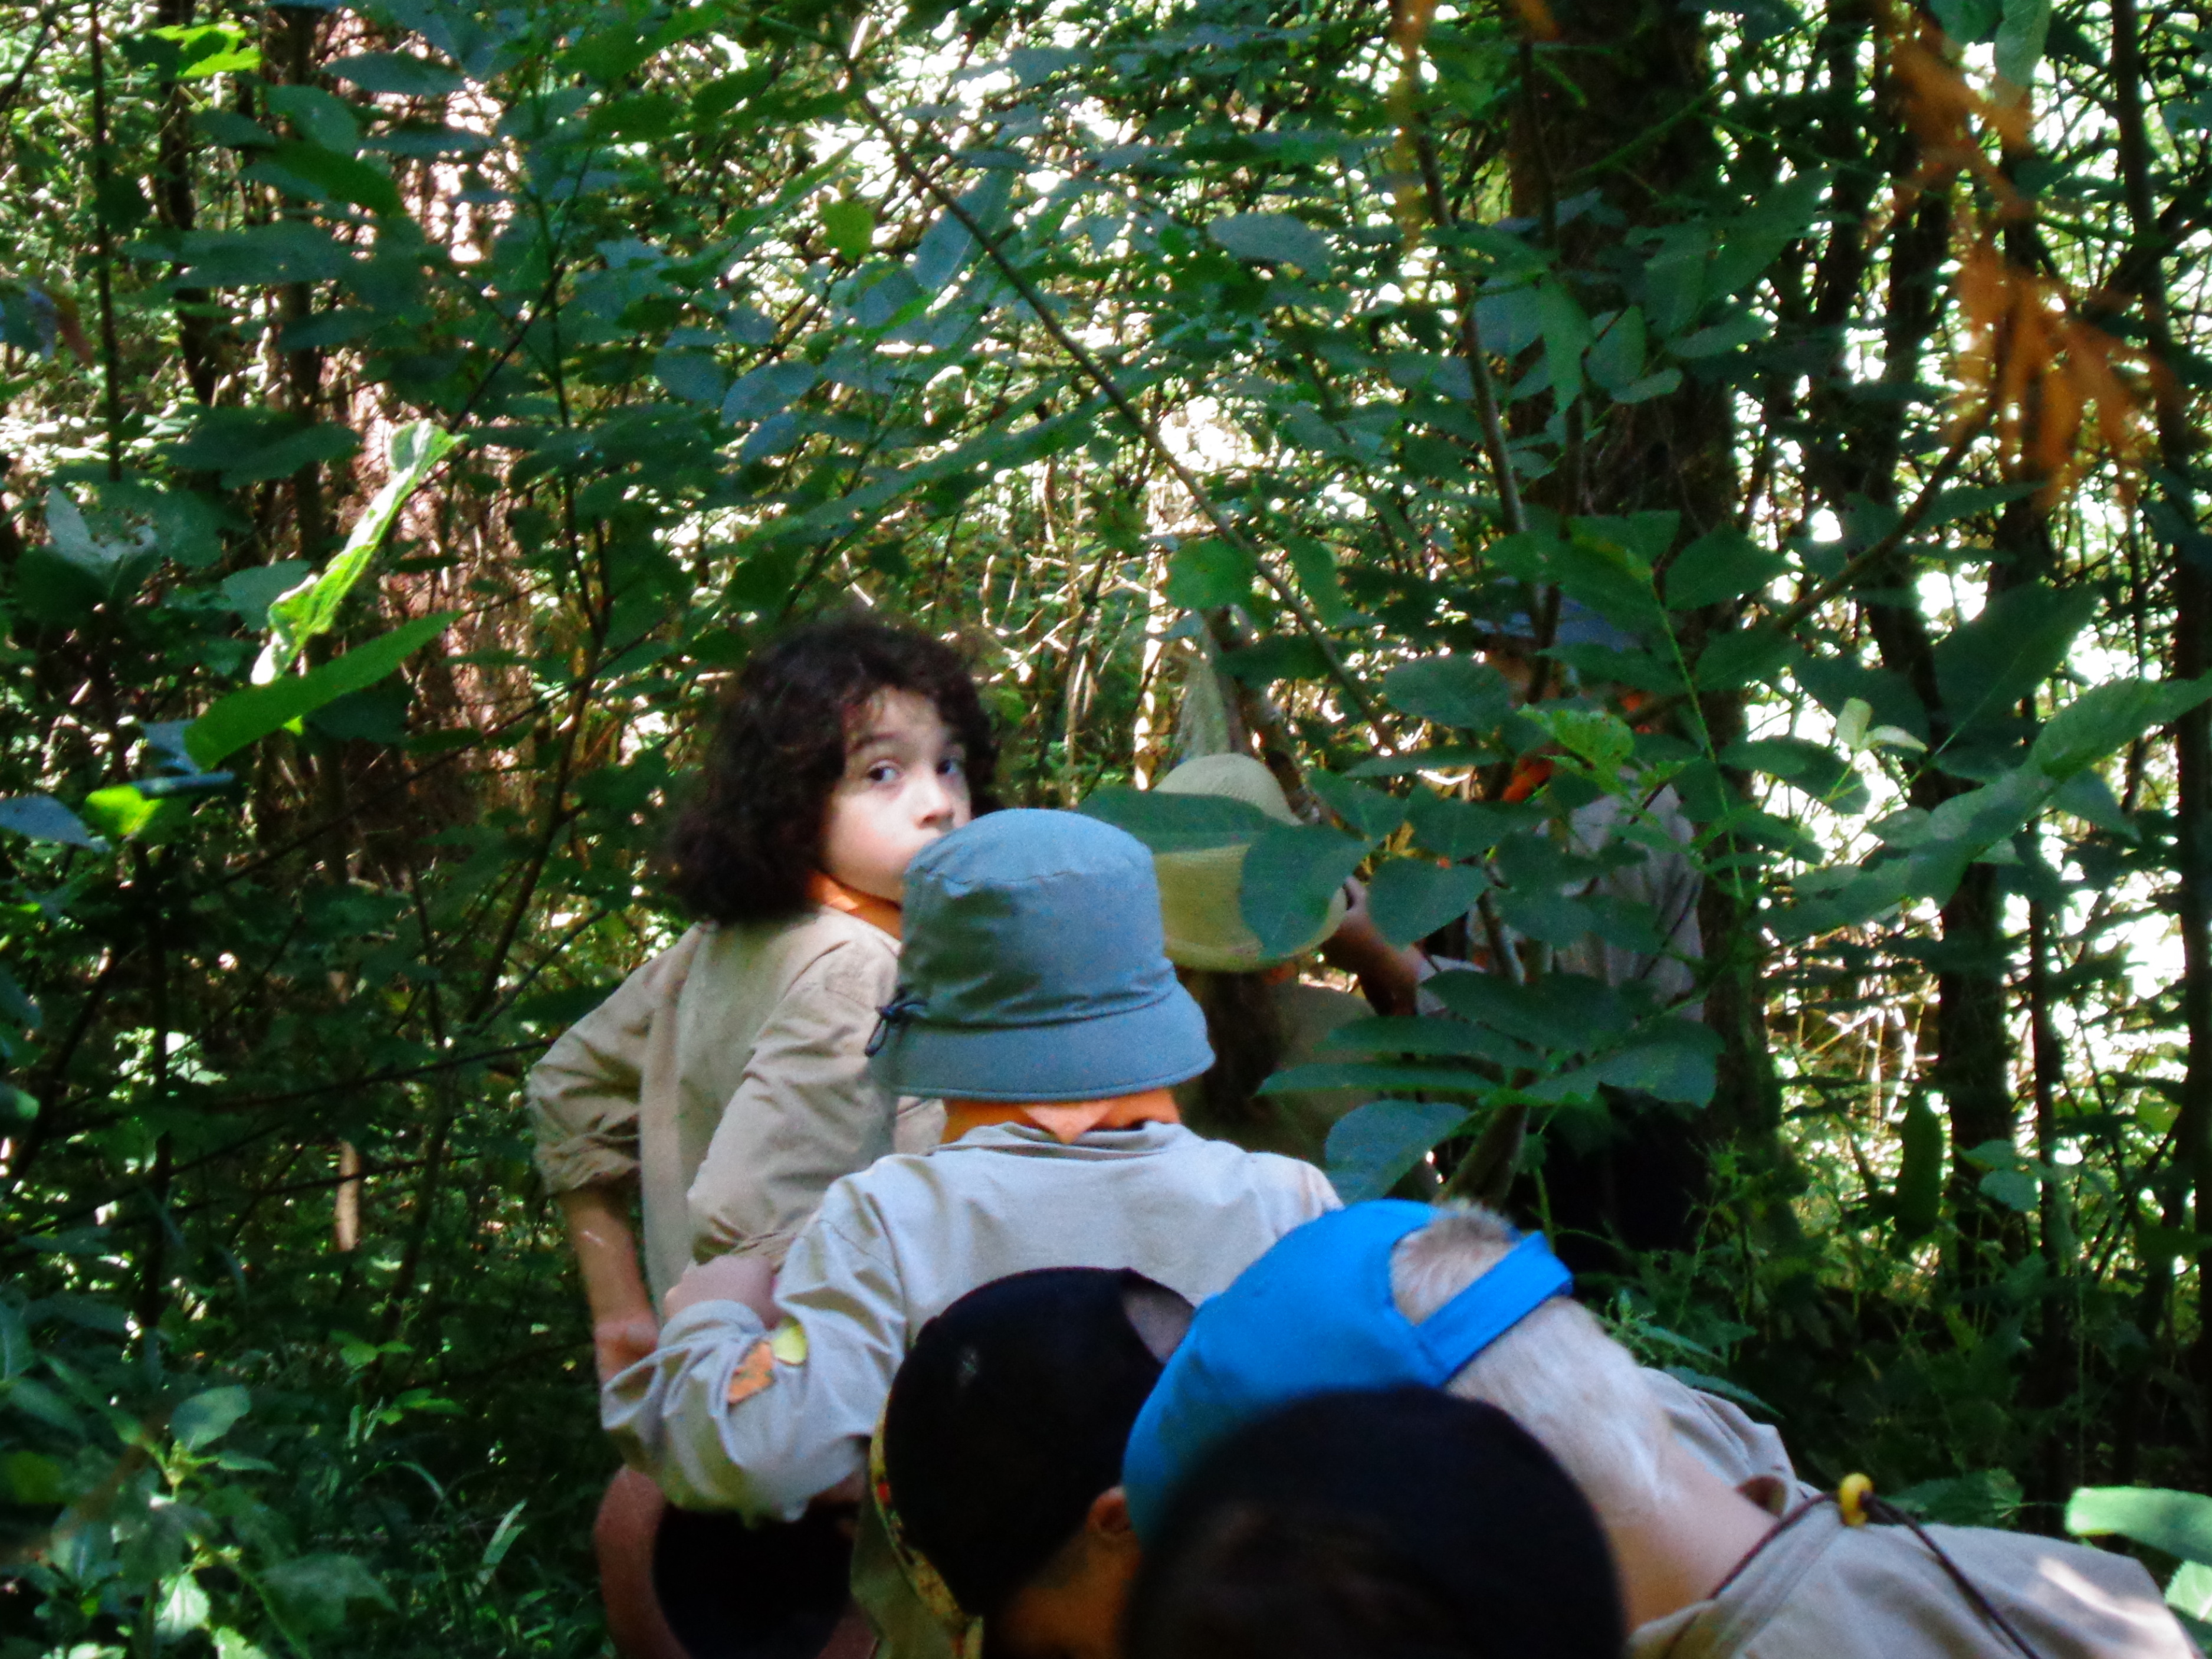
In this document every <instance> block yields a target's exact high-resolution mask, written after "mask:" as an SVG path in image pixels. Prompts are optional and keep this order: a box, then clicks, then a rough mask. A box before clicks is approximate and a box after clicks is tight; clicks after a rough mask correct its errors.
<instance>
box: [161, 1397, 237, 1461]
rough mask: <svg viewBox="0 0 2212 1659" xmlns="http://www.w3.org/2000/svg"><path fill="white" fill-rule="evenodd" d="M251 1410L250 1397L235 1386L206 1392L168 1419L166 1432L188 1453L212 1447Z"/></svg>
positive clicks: (182, 1406)
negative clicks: (175, 1438) (167, 1430)
mask: <svg viewBox="0 0 2212 1659" xmlns="http://www.w3.org/2000/svg"><path fill="white" fill-rule="evenodd" d="M252 1408H253V1398H252V1395H249V1394H247V1393H246V1390H245V1389H241V1388H239V1387H237V1386H236V1385H235V1384H234V1385H232V1386H230V1387H228V1388H221V1389H205V1390H204V1391H202V1392H201V1393H198V1394H196V1395H193V1396H192V1397H191V1399H189V1400H187V1401H185V1402H184V1404H182V1405H180V1406H179V1407H177V1409H176V1410H175V1411H174V1412H173V1413H171V1414H170V1417H169V1432H170V1433H171V1434H173V1435H174V1436H176V1437H177V1443H178V1444H179V1445H180V1446H182V1447H184V1448H185V1450H187V1451H198V1450H200V1449H202V1448H204V1447H207V1446H211V1445H213V1444H214V1443H216V1441H218V1440H220V1439H222V1437H223V1436H224V1435H226V1434H228V1433H229V1432H230V1429H231V1425H233V1424H234V1423H235V1422H237V1421H238V1419H240V1418H241V1417H243V1416H245V1415H246V1413H247V1412H249V1411H251V1410H252Z"/></svg>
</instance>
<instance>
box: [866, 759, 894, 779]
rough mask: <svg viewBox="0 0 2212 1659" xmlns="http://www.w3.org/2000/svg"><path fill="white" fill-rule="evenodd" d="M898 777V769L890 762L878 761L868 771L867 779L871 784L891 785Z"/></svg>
mask: <svg viewBox="0 0 2212 1659" xmlns="http://www.w3.org/2000/svg"><path fill="white" fill-rule="evenodd" d="M897 776H898V768H897V767H896V766H894V765H892V764H891V763H890V762H889V761H878V762H877V763H875V764H874V765H873V766H871V767H870V768H869V769H868V771H867V779H868V781H869V782H870V783H889V782H890V781H891V780H892V779H894V778H896V777H897Z"/></svg>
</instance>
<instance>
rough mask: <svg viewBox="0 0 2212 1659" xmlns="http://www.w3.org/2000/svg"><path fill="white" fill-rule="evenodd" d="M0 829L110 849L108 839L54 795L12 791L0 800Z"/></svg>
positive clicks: (39, 839)
mask: <svg viewBox="0 0 2212 1659" xmlns="http://www.w3.org/2000/svg"><path fill="white" fill-rule="evenodd" d="M0 829H12V830H14V831H15V833H16V834H17V835H19V836H28V837H30V839H31V840H33V841H58V842H62V843H63V844H64V845H65V846H69V847H88V848H92V849H93V850H94V852H106V850H107V843H106V842H104V841H102V840H100V837H99V836H95V835H94V834H93V833H92V831H91V830H90V829H88V828H86V827H85V823H84V820H83V819H82V818H80V817H77V815H76V813H74V812H72V811H70V810H69V808H68V807H66V806H64V805H62V804H61V803H60V802H59V801H58V800H56V799H54V798H53V797H52V795H10V796H9V797H8V798H7V799H4V800H0Z"/></svg>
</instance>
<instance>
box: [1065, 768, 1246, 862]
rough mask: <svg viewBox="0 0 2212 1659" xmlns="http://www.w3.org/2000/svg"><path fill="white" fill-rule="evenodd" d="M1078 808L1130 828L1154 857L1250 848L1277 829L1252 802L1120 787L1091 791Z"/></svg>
mask: <svg viewBox="0 0 2212 1659" xmlns="http://www.w3.org/2000/svg"><path fill="white" fill-rule="evenodd" d="M1078 810H1079V811H1082V812H1084V813H1085V814H1086V815H1087V816H1089V817H1094V818H1100V819H1103V821H1105V822H1106V823H1110V824H1112V825H1113V826H1114V827H1115V829H1126V830H1127V831H1128V832H1129V834H1131V835H1133V836H1135V837H1136V838H1137V839H1138V840H1139V841H1140V842H1144V843H1145V845H1146V846H1147V847H1149V848H1152V851H1154V852H1155V853H1175V852H1186V851H1189V850H1192V849H1194V848H1208V847H1241V846H1247V845H1249V844H1250V843H1251V842H1255V841H1256V840H1258V839H1259V838H1260V836H1261V835H1263V834H1264V833H1266V832H1267V830H1269V829H1275V828H1279V823H1278V821H1277V820H1276V819H1274V818H1271V817H1268V816H1267V814H1266V813H1265V812H1262V811H1261V810H1260V809H1259V808H1258V807H1256V806H1255V805H1252V804H1251V803H1250V802H1249V801H1242V800H1231V799H1228V798H1227V797H1226V796H1223V795H1178V794H1170V793H1167V792H1165V791H1164V790H1158V789H1131V788H1128V787H1125V786H1123V785H1121V784H1109V785H1108V786H1107V787H1104V788H1103V789H1097V790H1093V791H1092V792H1091V798H1090V799H1088V800H1085V802H1084V803H1083V805H1082V806H1081V807H1079V809H1078Z"/></svg>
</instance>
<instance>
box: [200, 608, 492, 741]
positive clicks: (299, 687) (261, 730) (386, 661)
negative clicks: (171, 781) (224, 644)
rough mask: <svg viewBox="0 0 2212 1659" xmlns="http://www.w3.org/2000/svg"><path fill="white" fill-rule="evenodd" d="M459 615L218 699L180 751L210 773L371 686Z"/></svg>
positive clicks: (418, 624)
mask: <svg viewBox="0 0 2212 1659" xmlns="http://www.w3.org/2000/svg"><path fill="white" fill-rule="evenodd" d="M459 615H460V612H459V611H439V612H438V613H437V614H436V615H435V616H429V617H417V618H416V619H415V620H414V621H413V622H410V623H404V624H403V625H402V626H400V627H398V628H395V629H392V632H390V633H389V634H386V635H382V636H381V637H380V638H377V639H374V640H371V641H369V642H368V644H366V645H362V646H356V647H355V648H354V649H352V650H351V651H349V652H347V653H345V655H343V656H342V657H334V658H332V659H331V660H330V661H329V662H326V663H324V664H322V665H320V666H319V667H316V668H312V669H310V670H308V671H307V672H306V673H304V674H288V675H286V676H284V678H282V679H279V680H276V681H272V682H271V683H270V684H267V685H250V686H247V687H246V689H245V690H242V691H234V692H232V693H231V694H230V695H229V696H226V697H222V698H218V699H217V700H216V703H215V706H214V707H213V708H210V709H209V710H208V711H207V713H206V714H203V715H201V716H200V717H199V718H198V719H197V720H194V721H193V722H192V723H191V725H190V726H186V727H185V747H186V748H187V749H188V750H191V757H192V759H193V760H194V761H195V762H197V763H198V764H199V765H200V766H202V767H210V768H211V767H213V766H214V765H215V764H216V763H217V762H219V761H221V760H222V759H224V758H225V757H228V756H230V755H234V754H236V753H237V752H238V751H239V750H241V749H243V748H245V747H246V744H250V743H256V742H258V741H259V740H260V739H261V738H265V737H267V736H268V735H269V734H270V732H276V731H281V730H282V729H283V728H284V727H285V726H289V725H290V724H291V723H292V722H293V721H295V720H298V719H300V718H301V716H302V715H305V714H313V712H314V711H315V710H316V709H318V708H321V707H322V706H323V705H324V704H325V703H327V702H336V701H337V699H338V698H340V697H342V696H345V695H346V693H348V692H349V691H358V690H362V688H363V687H365V686H370V685H374V684H376V682H377V681H379V680H380V679H382V678H384V677H385V676H386V674H389V673H390V672H392V670H393V669H395V668H397V667H398V666H399V665H400V663H401V662H402V661H404V659H406V658H407V656H408V655H409V654H410V653H412V652H414V651H416V649H418V648H419V647H422V646H425V645H428V643H429V642H430V641H432V640H434V639H435V638H437V637H438V635H441V634H442V633H444V632H445V631H446V629H447V627H448V626H449V625H450V624H451V623H453V619H454V618H455V617H458V616H459Z"/></svg>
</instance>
